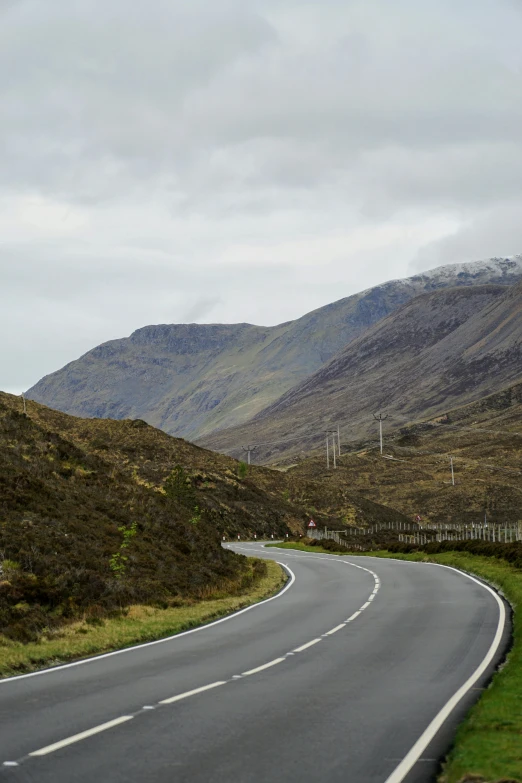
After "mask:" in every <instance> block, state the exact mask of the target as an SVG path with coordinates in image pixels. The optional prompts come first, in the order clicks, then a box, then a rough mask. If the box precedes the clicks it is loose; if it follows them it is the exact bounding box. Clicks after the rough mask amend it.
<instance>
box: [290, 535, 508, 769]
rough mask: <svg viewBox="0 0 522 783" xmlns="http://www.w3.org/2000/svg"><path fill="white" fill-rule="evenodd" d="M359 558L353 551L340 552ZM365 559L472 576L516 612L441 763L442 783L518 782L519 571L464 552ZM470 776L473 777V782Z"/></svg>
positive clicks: (376, 554) (381, 554)
mask: <svg viewBox="0 0 522 783" xmlns="http://www.w3.org/2000/svg"><path fill="white" fill-rule="evenodd" d="M280 546H281V547H283V548H284V549H297V550H300V551H302V552H325V553H327V554H329V555H331V554H335V553H333V552H331V551H329V550H323V549H322V547H320V546H307V545H306V544H303V543H301V542H299V543H290V542H289V543H288V544H282V545H280ZM337 554H344V555H346V554H349V555H350V557H351V556H357V554H362V553H353V552H346V551H345V552H342V553H341V552H338V553H337ZM366 556H371V557H384V558H394V559H396V560H412V561H416V562H433V563H441V564H442V565H448V566H453V567H454V568H459V569H461V570H462V571H467V572H469V573H472V574H475V575H476V576H478V577H480V578H482V579H485V580H486V581H487V582H489V583H490V584H492V585H495V587H497V588H499V589H500V590H502V592H503V593H504V595H505V596H506V598H507V599H508V601H509V602H510V603H511V605H512V607H513V608H514V610H515V611H514V618H513V637H514V641H513V647H512V649H511V651H510V653H509V656H508V661H507V665H506V666H504V667H503V668H502V669H501V670H500V671H499V672H497V673H496V674H495V676H494V677H493V680H492V683H491V685H490V687H489V688H488V689H487V690H486V691H485V692H484V694H483V696H482V697H481V698H480V700H479V701H478V702H477V703H476V704H475V706H474V707H472V708H471V710H470V711H469V713H468V715H467V717H466V718H465V720H464V721H463V722H462V723H461V725H460V727H459V729H458V731H457V735H456V737H455V742H454V746H453V748H452V750H451V752H450V754H449V756H448V758H447V760H446V762H445V764H444V774H443V776H442V777H441V778H440V783H458V781H461V780H466V779H469V780H476V781H477V783H478V781H480V780H484V781H494V780H498V779H500V778H502V779H503V780H506V781H512V780H516V779H521V780H522V706H521V705H522V613H521V612H520V611H517V610H518V608H519V607H520V606H522V571H521V570H520V569H519V568H515V567H514V566H511V565H509V564H508V563H506V562H505V561H503V560H497V559H496V558H494V557H479V556H477V555H469V554H466V553H464V552H444V553H441V554H437V555H429V556H428V555H427V554H426V553H425V552H415V553H412V554H407V555H406V554H395V553H393V554H392V553H389V552H371V553H368V554H367V555H366ZM471 775H476V776H477V777H476V778H472V777H471Z"/></svg>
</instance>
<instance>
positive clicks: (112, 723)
mask: <svg viewBox="0 0 522 783" xmlns="http://www.w3.org/2000/svg"><path fill="white" fill-rule="evenodd" d="M133 717H134V716H133V715H123V716H122V717H121V718H116V719H115V720H110V721H108V722H107V723H102V724H101V725H100V726H95V727H94V728H93V729H88V730H87V731H82V732H80V734H74V736H72V737H67V739H64V740H60V742H54V743H53V744H52V745H47V746H46V747H45V748H40V750H34V751H33V752H32V753H29V754H28V755H29V756H47V754H48V753H54V751H55V750H60V748H65V747H67V745H72V744H74V743H75V742H79V741H80V740H83V739H87V737H92V736H93V735H94V734H99V733H100V732H102V731H107V729H112V728H113V726H119V725H120V723H126V722H127V721H128V720H132V719H133Z"/></svg>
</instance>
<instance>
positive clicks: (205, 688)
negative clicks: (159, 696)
mask: <svg viewBox="0 0 522 783" xmlns="http://www.w3.org/2000/svg"><path fill="white" fill-rule="evenodd" d="M226 684H227V681H226V680H219V682H212V683H210V685H202V686H201V688H194V690H192V691H185V693H178V695H177V696H171V697H170V699H163V700H162V701H159V702H158V704H174V702H175V701H181V700H182V699H188V698H189V696H195V695H196V694H197V693H203V691H210V690H211V689H212V688H219V686H220V685H226Z"/></svg>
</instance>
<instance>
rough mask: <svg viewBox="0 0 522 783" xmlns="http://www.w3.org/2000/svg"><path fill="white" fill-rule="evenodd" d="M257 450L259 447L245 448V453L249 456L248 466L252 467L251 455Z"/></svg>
mask: <svg viewBox="0 0 522 783" xmlns="http://www.w3.org/2000/svg"><path fill="white" fill-rule="evenodd" d="M256 449H257V446H246V447H245V446H243V451H245V452H246V455H247V465H250V455H251V454H252V452H254V451H255V450H256Z"/></svg>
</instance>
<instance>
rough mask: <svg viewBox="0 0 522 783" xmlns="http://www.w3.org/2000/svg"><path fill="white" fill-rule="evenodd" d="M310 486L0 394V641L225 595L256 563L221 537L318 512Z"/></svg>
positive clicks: (295, 526) (358, 505) (322, 518)
mask: <svg viewBox="0 0 522 783" xmlns="http://www.w3.org/2000/svg"><path fill="white" fill-rule="evenodd" d="M313 483H314V482H312V484H313ZM309 484H310V482H309V481H308V480H305V481H303V482H302V485H301V492H300V494H299V498H300V501H298V500H294V499H292V500H290V494H289V492H288V489H287V483H286V476H285V474H284V473H282V472H279V471H274V470H270V469H268V468H262V467H255V466H252V467H251V468H250V469H247V468H246V466H244V465H240V464H239V463H238V462H236V460H234V459H231V458H229V457H225V456H222V455H219V454H213V453H212V452H209V451H206V450H205V449H202V448H199V447H197V446H194V445H192V444H190V443H187V442H186V441H184V440H180V439H177V438H173V437H171V436H169V435H167V434H166V433H164V432H162V431H161V430H157V429H155V428H153V427H151V426H149V425H147V424H146V423H145V422H143V421H140V420H137V421H130V420H125V421H112V420H108V419H79V418H76V417H73V416H68V415H67V414H64V413H60V412H58V411H54V410H51V409H49V408H46V407H44V406H42V405H39V404H38V403H35V402H33V401H29V402H28V403H27V415H25V414H24V413H23V407H22V400H21V399H20V398H19V397H14V396H12V395H9V394H3V393H1V392H0V638H1V634H2V633H4V634H7V635H8V636H9V637H10V638H15V639H19V640H21V641H25V640H28V639H31V638H37V636H38V634H39V632H40V631H41V630H42V629H44V628H46V627H48V626H53V625H59V624H61V623H63V622H66V621H68V620H69V619H72V618H75V617H78V616H85V615H86V616H89V615H91V616H92V615H93V616H98V615H100V614H106V613H108V612H111V611H114V610H116V609H121V607H122V606H125V605H128V604H129V603H157V602H161V603H164V602H165V601H167V602H169V601H175V600H177V599H178V598H181V599H187V598H189V599H190V598H198V597H199V596H200V595H201V594H208V593H209V592H211V591H212V590H214V589H215V590H225V591H227V592H231V591H233V590H234V589H235V586H239V585H241V583H242V582H243V580H244V579H245V578H248V577H249V575H250V574H251V567H250V566H247V564H246V560H245V558H242V557H239V556H237V555H233V554H232V553H231V552H229V551H227V550H224V549H222V547H221V539H222V536H223V535H225V536H226V537H227V538H231V537H234V538H235V537H237V536H238V535H241V536H242V537H244V536H253V535H254V534H257V535H258V536H259V537H270V536H272V535H275V536H284V535H285V534H286V533H287V532H288V533H292V532H293V533H299V532H302V531H304V529H305V523H306V522H307V520H308V518H309V515H310V514H311V513H314V514H315V513H316V509H315V507H314V506H313V501H312V497H311V495H310V493H309V492H308V489H307V487H308V485H309ZM390 514H392V515H395V518H402V517H401V515H400V514H397V513H396V512H393V511H390V510H388V509H383V508H382V507H380V506H379V505H378V504H375V503H372V502H371V501H370V502H368V501H367V500H365V499H363V500H361V501H360V502H359V501H358V500H357V499H351V498H350V497H349V496H348V495H347V494H346V493H345V497H344V500H343V502H342V504H341V505H340V506H338V508H337V509H336V513H335V514H334V515H333V516H332V515H331V514H330V510H329V508H328V506H327V505H326V506H325V507H324V508H319V509H317V519H318V522H321V523H322V524H328V525H330V526H334V525H338V524H339V517H340V515H348V516H349V518H350V519H351V520H353V521H355V522H357V523H358V524H364V523H366V522H370V521H372V520H377V519H381V517H382V515H384V516H385V517H386V518H388V517H389V516H390ZM129 531H130V540H129V546H128V547H127V548H125V549H124V550H122V549H121V545H122V543H123V541H124V540H125V538H126V536H127V537H128V535H129ZM122 556H123V558H128V560H125V559H122ZM122 567H123V570H122Z"/></svg>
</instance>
